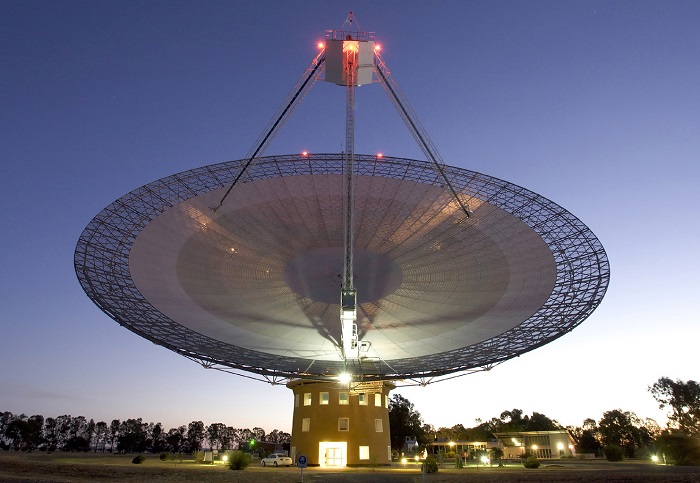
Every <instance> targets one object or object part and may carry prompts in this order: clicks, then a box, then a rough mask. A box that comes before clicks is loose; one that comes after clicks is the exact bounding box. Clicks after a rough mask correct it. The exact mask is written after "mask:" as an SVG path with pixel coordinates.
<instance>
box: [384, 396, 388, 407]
mask: <svg viewBox="0 0 700 483" xmlns="http://www.w3.org/2000/svg"><path fill="white" fill-rule="evenodd" d="M384 407H385V408H387V409H388V408H389V396H384Z"/></svg>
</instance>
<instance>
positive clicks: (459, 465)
mask: <svg viewBox="0 0 700 483" xmlns="http://www.w3.org/2000/svg"><path fill="white" fill-rule="evenodd" d="M455 468H457V469H458V470H461V469H462V468H464V463H463V462H462V458H460V457H457V458H455Z"/></svg>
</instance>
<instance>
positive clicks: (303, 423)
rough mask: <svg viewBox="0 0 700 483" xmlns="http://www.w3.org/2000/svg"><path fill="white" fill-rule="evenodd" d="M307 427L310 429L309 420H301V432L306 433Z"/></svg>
mask: <svg viewBox="0 0 700 483" xmlns="http://www.w3.org/2000/svg"><path fill="white" fill-rule="evenodd" d="M309 427H311V418H304V419H302V420H301V432H302V433H306V432H308V431H309Z"/></svg>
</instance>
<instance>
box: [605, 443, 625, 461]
mask: <svg viewBox="0 0 700 483" xmlns="http://www.w3.org/2000/svg"><path fill="white" fill-rule="evenodd" d="M603 454H604V455H605V459H606V460H608V461H622V460H623V458H624V457H625V450H624V449H623V448H622V447H620V446H618V445H616V444H609V445H607V446H606V447H604V448H603Z"/></svg>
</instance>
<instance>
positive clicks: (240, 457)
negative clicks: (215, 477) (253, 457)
mask: <svg viewBox="0 0 700 483" xmlns="http://www.w3.org/2000/svg"><path fill="white" fill-rule="evenodd" d="M249 464H250V455H249V454H248V453H244V452H243V451H231V453H230V454H229V455H228V467H229V468H231V469H232V470H244V469H246V468H247V467H248V465H249Z"/></svg>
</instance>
